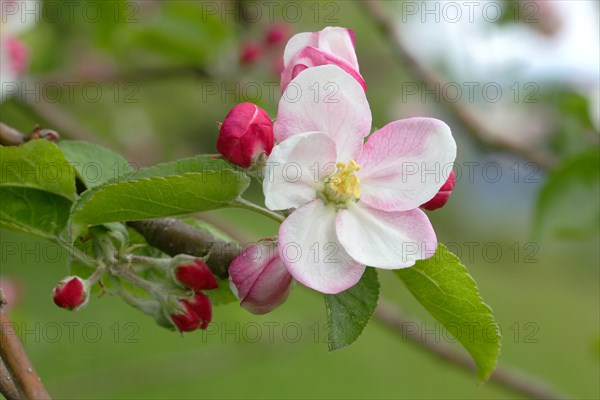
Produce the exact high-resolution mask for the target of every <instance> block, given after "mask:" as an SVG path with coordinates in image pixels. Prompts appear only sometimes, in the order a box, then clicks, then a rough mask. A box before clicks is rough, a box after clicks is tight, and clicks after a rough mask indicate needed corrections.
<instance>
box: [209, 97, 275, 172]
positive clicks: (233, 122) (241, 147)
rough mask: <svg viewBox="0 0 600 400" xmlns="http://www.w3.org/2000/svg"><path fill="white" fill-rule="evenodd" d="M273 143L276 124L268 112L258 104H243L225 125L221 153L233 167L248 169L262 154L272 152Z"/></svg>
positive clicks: (232, 112) (219, 141)
mask: <svg viewBox="0 0 600 400" xmlns="http://www.w3.org/2000/svg"><path fill="white" fill-rule="evenodd" d="M273 140H274V139H273V123H272V122H271V119H270V118H269V115H268V114H267V112H266V111H265V110H263V109H262V108H260V107H258V106H257V105H256V104H253V103H240V104H238V105H236V106H235V107H233V108H232V109H231V111H229V113H228V114H227V116H226V117H225V121H223V124H222V125H221V128H220V130H219V137H218V139H217V150H218V151H219V153H221V154H223V156H224V157H225V158H226V159H227V160H229V161H230V162H232V163H233V164H235V165H238V166H240V167H243V168H248V167H250V166H251V165H252V163H253V162H254V161H255V160H256V157H258V156H259V155H260V154H262V153H266V154H267V155H269V154H270V153H271V149H272V148H273Z"/></svg>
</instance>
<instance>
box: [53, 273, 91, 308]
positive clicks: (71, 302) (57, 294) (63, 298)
mask: <svg viewBox="0 0 600 400" xmlns="http://www.w3.org/2000/svg"><path fill="white" fill-rule="evenodd" d="M88 291H89V288H88V286H87V283H86V281H84V280H83V279H81V278H80V277H78V276H67V277H66V278H64V279H63V280H61V281H60V282H58V284H57V285H56V287H55V288H54V291H53V297H54V303H55V304H56V305H57V306H59V307H61V308H66V309H69V310H73V311H76V310H78V309H79V308H81V307H83V306H84V305H85V304H86V303H87V301H88V298H89V293H88Z"/></svg>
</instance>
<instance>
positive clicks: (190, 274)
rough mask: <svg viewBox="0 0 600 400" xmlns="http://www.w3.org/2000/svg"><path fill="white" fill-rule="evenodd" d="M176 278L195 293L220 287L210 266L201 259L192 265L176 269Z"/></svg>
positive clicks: (179, 266)
mask: <svg viewBox="0 0 600 400" xmlns="http://www.w3.org/2000/svg"><path fill="white" fill-rule="evenodd" d="M175 277H176V278H177V280H178V281H179V282H181V283H182V284H184V285H185V286H186V287H188V288H190V289H192V290H195V291H198V290H210V289H216V288H217V287H219V285H218V284H217V280H216V279H215V276H214V275H213V273H212V271H211V270H210V268H208V265H206V264H205V263H204V262H203V261H202V260H200V259H195V260H194V261H193V262H192V263H191V264H185V265H178V266H177V267H175Z"/></svg>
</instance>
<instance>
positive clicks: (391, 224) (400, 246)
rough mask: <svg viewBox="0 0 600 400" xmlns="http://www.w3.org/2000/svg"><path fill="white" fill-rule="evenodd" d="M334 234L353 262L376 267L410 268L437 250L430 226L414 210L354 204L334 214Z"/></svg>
mask: <svg viewBox="0 0 600 400" xmlns="http://www.w3.org/2000/svg"><path fill="white" fill-rule="evenodd" d="M336 231H337V236H338V238H339V240H340V243H342V245H343V246H344V249H346V251H347V252H348V254H350V256H351V257H352V258H353V259H355V260H356V261H358V262H360V263H363V264H366V265H369V266H372V267H376V268H385V269H398V268H405V267H410V266H412V265H414V263H415V261H417V260H423V259H426V258H429V257H431V256H432V255H433V254H434V253H435V249H436V247H437V239H436V237H435V232H434V231H433V227H432V226H431V223H430V222H429V219H427V215H425V213H424V212H423V211H421V210H419V209H418V208H417V209H414V210H410V211H393V212H387V211H381V210H376V209H373V208H369V207H367V206H366V205H365V204H361V202H358V203H354V204H351V205H350V207H349V208H348V209H346V210H341V211H339V212H338V215H337V220H336Z"/></svg>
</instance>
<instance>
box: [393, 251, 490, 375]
mask: <svg viewBox="0 0 600 400" xmlns="http://www.w3.org/2000/svg"><path fill="white" fill-rule="evenodd" d="M394 273H395V274H396V275H397V276H398V277H399V278H400V279H401V280H402V281H403V282H404V284H405V285H406V287H407V288H408V290H410V292H411V293H412V294H413V295H414V296H415V297H416V299H417V300H418V301H419V302H420V303H421V304H422V305H423V306H424V307H425V309H426V310H427V311H429V313H430V314H431V315H432V316H433V317H435V318H436V319H437V320H438V321H439V322H440V323H441V324H442V325H444V327H445V328H446V329H447V330H448V331H449V332H450V333H451V334H452V335H453V336H454V337H456V339H457V340H458V341H459V342H460V343H461V344H462V345H463V346H464V347H465V349H467V351H468V352H469V353H470V354H471V356H472V357H473V360H475V364H476V365H477V379H478V380H479V381H480V382H484V381H485V380H487V379H488V378H489V376H490V374H491V373H492V372H493V371H494V368H495V367H496V362H497V360H498V355H499V354H500V333H499V332H500V331H499V328H498V325H497V324H496V321H495V319H494V316H493V315H492V310H491V309H490V307H489V306H488V305H487V304H485V303H484V302H483V299H482V298H481V296H480V295H479V290H478V289H477V286H476V284H475V281H474V280H473V278H472V277H471V276H470V275H469V273H468V272H467V268H466V267H465V266H464V265H462V264H461V263H460V260H459V259H458V257H456V256H455V255H454V254H452V253H451V252H450V251H448V249H446V247H444V245H442V244H440V245H438V248H437V251H436V253H435V255H434V256H433V257H431V258H429V259H427V260H420V261H417V262H416V264H415V265H414V266H413V267H410V268H404V269H398V270H395V271H394Z"/></svg>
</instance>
